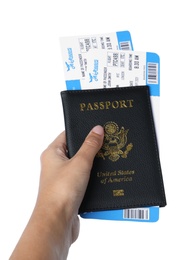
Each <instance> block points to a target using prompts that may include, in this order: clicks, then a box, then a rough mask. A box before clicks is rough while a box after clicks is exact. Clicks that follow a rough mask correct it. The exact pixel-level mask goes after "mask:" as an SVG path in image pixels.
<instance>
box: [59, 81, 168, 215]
mask: <svg viewBox="0 0 192 260" xmlns="http://www.w3.org/2000/svg"><path fill="white" fill-rule="evenodd" d="M60 94H61V100H62V107H63V115H64V125H65V131H66V141H67V148H68V156H69V158H71V157H73V156H74V155H75V154H76V152H77V151H78V150H79V148H80V147H81V145H82V143H83V142H84V140H85V138H86V136H87V135H88V133H89V132H90V130H91V129H92V128H93V127H94V126H95V125H102V126H103V128H104V141H103V145H102V148H101V149H100V150H99V152H98V153H97V155H96V156H95V159H94V162H93V167H92V170H91V174H90V180H89V183H88V186H87V189H86V192H85V196H84V198H83V201H82V203H81V205H80V208H79V214H81V213H85V212H93V211H101V210H116V209H125V208H138V207H148V206H159V207H164V206H166V195H165V188H164V182H163V175H162V169H161V162H160V156H159V149H158V143H157V136H156V130H155V124H154V118H153V111H152V106H151V100H150V89H149V87H148V86H135V87H121V88H104V89H87V90H66V91H61V93H60ZM77 181H78V180H77Z"/></svg>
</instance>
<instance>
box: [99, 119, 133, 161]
mask: <svg viewBox="0 0 192 260" xmlns="http://www.w3.org/2000/svg"><path fill="white" fill-rule="evenodd" d="M128 131H129V129H126V130H125V128H124V127H123V126H122V127H121V129H120V130H119V126H118V125H117V124H116V123H115V122H112V121H109V122H107V123H106V124H105V125H104V141H103V146H102V147H101V149H100V151H99V152H98V153H97V157H101V158H103V160H105V157H108V158H109V160H111V161H113V162H116V161H117V160H118V159H119V158H120V157H122V158H127V155H128V153H129V152H130V151H131V149H132V148H133V144H132V143H129V144H128V145H127V146H126V144H127V134H128ZM125 146H126V147H125ZM124 147H125V149H124V151H123V150H122V148H124Z"/></svg>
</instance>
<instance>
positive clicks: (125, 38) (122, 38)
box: [116, 31, 133, 50]
mask: <svg viewBox="0 0 192 260" xmlns="http://www.w3.org/2000/svg"><path fill="white" fill-rule="evenodd" d="M116 35H117V40H118V45H119V50H133V44H132V40H131V34H130V32H129V31H120V32H116Z"/></svg>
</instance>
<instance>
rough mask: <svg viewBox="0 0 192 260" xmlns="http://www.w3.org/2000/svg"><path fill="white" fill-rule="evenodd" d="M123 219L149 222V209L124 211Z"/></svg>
mask: <svg viewBox="0 0 192 260" xmlns="http://www.w3.org/2000/svg"><path fill="white" fill-rule="evenodd" d="M123 218H124V219H139V220H149V208H136V209H124V210H123Z"/></svg>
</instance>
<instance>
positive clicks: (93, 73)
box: [89, 60, 99, 82]
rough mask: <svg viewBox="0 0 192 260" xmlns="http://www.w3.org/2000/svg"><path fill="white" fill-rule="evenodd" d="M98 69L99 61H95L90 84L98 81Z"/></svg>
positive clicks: (90, 75) (90, 74)
mask: <svg viewBox="0 0 192 260" xmlns="http://www.w3.org/2000/svg"><path fill="white" fill-rule="evenodd" d="M98 68H99V61H98V60H94V64H93V71H92V73H89V82H93V81H98Z"/></svg>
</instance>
